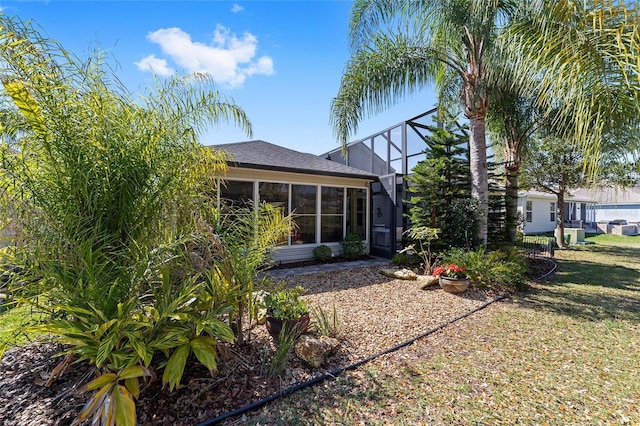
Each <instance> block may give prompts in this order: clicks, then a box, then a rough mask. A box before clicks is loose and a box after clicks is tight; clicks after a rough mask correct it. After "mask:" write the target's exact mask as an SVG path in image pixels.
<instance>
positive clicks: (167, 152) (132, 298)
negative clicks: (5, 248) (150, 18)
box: [0, 13, 251, 424]
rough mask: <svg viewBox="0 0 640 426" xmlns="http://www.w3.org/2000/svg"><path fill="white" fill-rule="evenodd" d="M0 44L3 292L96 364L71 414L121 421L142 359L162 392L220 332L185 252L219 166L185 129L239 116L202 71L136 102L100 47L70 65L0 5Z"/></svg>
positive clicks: (212, 352) (130, 405) (211, 300)
mask: <svg viewBox="0 0 640 426" xmlns="http://www.w3.org/2000/svg"><path fill="white" fill-rule="evenodd" d="M0 43H1V44H2V46H1V47H0V64H1V65H0V66H1V68H0V80H1V82H2V87H3V89H4V90H3V92H2V93H1V96H2V101H3V102H4V105H7V106H8V107H9V108H11V109H12V111H13V113H14V115H17V116H19V117H21V118H20V119H17V120H8V121H6V122H3V123H2V128H1V129H0V136H1V137H2V147H1V151H0V158H1V160H2V166H3V167H2V171H1V172H2V175H1V176H0V181H1V182H2V186H3V188H2V189H3V191H2V192H1V196H2V201H3V203H2V204H3V207H4V208H5V209H6V210H5V211H6V212H7V214H9V215H10V216H11V217H12V218H13V219H14V221H15V223H16V225H17V226H15V227H13V229H14V230H15V232H16V234H15V235H14V240H13V242H14V245H13V246H12V249H11V253H10V256H11V262H12V263H13V264H15V265H16V266H18V267H20V268H21V271H22V272H21V274H19V276H17V280H19V281H20V282H19V283H18V281H16V282H14V283H12V284H13V287H14V288H16V286H17V285H18V284H20V292H19V293H16V294H18V295H19V296H20V298H19V300H20V302H22V303H29V304H32V305H35V306H36V307H37V308H38V310H39V311H44V312H47V313H48V314H49V319H47V320H45V321H44V323H43V324H42V325H40V326H39V327H37V329H38V330H39V331H42V332H46V333H52V334H53V335H54V339H56V340H58V341H60V342H63V343H67V344H68V345H70V346H69V348H68V349H67V352H68V354H69V355H75V356H76V357H77V358H78V360H86V361H88V362H90V363H92V364H94V365H95V366H96V367H97V368H98V371H99V374H101V375H100V377H98V378H97V379H96V380H94V381H92V382H90V383H89V384H87V385H86V386H85V387H84V388H83V389H85V390H96V391H97V392H96V394H95V395H94V397H93V398H92V399H91V400H90V401H89V403H88V405H87V407H85V409H84V410H83V412H82V414H81V418H89V417H93V418H94V420H95V421H100V422H103V423H104V424H114V423H116V424H133V423H135V404H134V402H133V397H135V396H136V395H137V393H138V389H139V387H138V384H137V380H138V378H140V377H144V376H147V375H148V374H147V373H148V369H149V367H150V364H151V363H152V362H158V360H159V357H156V356H155V355H156V354H161V355H162V356H164V357H165V359H166V360H165V361H164V362H161V363H159V364H156V365H154V368H155V369H163V370H164V371H163V377H162V379H163V382H164V383H165V384H166V385H168V386H169V388H170V389H173V388H175V387H176V386H177V384H178V383H179V382H180V379H181V376H182V373H183V371H184V367H185V363H186V359H187V357H188V356H189V354H191V353H193V354H195V356H196V358H198V359H199V360H200V361H201V362H202V363H203V364H204V365H205V366H207V367H208V368H209V369H211V370H213V369H215V366H216V346H217V344H218V341H220V340H221V341H231V340H232V339H233V333H232V332H231V329H230V328H229V327H228V326H227V325H226V324H224V323H222V322H221V321H220V320H219V319H218V316H219V315H222V314H225V313H228V312H229V307H228V305H227V304H226V301H225V300H221V299H220V298H219V295H218V294H215V293H211V292H209V291H208V290H207V289H208V287H207V285H206V282H202V281H201V280H199V279H198V276H197V274H195V271H194V268H193V265H192V263H191V261H190V260H189V254H190V253H189V252H188V250H187V249H186V248H187V247H188V246H190V242H189V240H190V235H191V233H192V231H193V230H194V229H195V227H196V223H197V219H198V218H199V217H202V216H204V215H205V214H206V206H207V193H208V192H209V191H210V188H211V185H212V183H213V181H214V179H215V178H216V177H219V176H220V174H222V173H223V172H224V170H225V168H226V165H225V162H224V157H223V156H222V155H221V154H219V153H218V152H216V151H213V150H211V149H208V148H204V147H202V146H201V145H199V144H198V143H197V138H198V136H199V135H200V134H201V133H202V132H203V131H204V130H205V129H206V128H207V126H208V125H209V124H212V123H213V124H215V123H218V122H220V121H229V120H231V121H233V122H235V123H236V124H239V125H240V126H241V127H243V128H244V129H245V130H247V131H248V132H249V131H250V128H251V127H250V123H249V121H248V120H247V117H246V116H245V114H244V112H243V111H242V110H241V109H240V108H239V107H237V106H236V105H234V104H233V103H230V102H228V101H227V100H226V99H225V98H224V97H223V96H222V95H221V94H220V93H219V92H217V91H216V90H214V88H213V86H212V80H211V79H210V78H209V77H207V76H204V75H196V76H191V77H185V78H171V79H168V80H166V81H165V82H162V81H159V80H158V81H157V82H156V87H155V89H154V90H152V91H150V92H149V93H148V94H147V95H146V96H144V97H137V96H133V95H132V94H131V93H130V92H128V91H127V90H126V89H125V88H124V87H122V86H121V85H119V84H118V82H117V79H116V78H115V76H114V75H113V74H112V72H111V71H110V68H109V66H108V64H106V63H105V62H104V58H103V56H101V55H100V54H98V53H96V54H94V55H93V56H92V57H91V58H89V59H88V60H86V61H82V60H80V59H78V58H76V57H75V56H73V55H72V54H70V53H69V52H67V51H65V50H64V48H62V46H60V45H59V44H58V43H56V42H54V41H50V40H46V39H44V38H42V37H41V36H40V35H39V34H38V33H37V32H36V31H35V30H33V28H32V27H31V26H30V25H29V24H23V23H21V22H19V21H18V20H16V19H10V18H8V17H6V16H5V15H3V14H1V13H0ZM121 383H124V384H121Z"/></svg>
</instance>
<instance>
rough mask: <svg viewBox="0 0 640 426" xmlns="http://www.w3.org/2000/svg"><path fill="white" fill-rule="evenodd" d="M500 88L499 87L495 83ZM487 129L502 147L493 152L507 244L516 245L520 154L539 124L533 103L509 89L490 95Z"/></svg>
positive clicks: (500, 88) (540, 122)
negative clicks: (500, 169)
mask: <svg viewBox="0 0 640 426" xmlns="http://www.w3.org/2000/svg"><path fill="white" fill-rule="evenodd" d="M498 84H500V83H498ZM492 95H493V101H492V102H491V105H490V108H489V111H488V114H487V121H488V129H489V132H490V133H489V134H490V135H491V138H492V139H493V140H496V141H498V143H501V144H502V149H501V150H500V149H496V151H497V155H498V157H499V159H500V160H501V161H502V163H503V164H504V171H505V176H504V203H505V233H506V235H505V236H506V240H507V241H509V242H511V243H515V242H516V236H517V229H518V189H519V184H518V174H519V173H520V169H521V167H522V162H523V158H522V156H523V151H524V149H525V147H526V145H527V143H528V141H529V139H530V137H531V135H532V134H533V132H535V130H536V129H537V128H538V126H540V125H541V124H542V120H541V119H540V117H539V114H538V110H537V108H536V106H535V100H534V99H532V98H531V97H526V96H523V95H521V94H520V93H518V92H516V91H515V90H513V88H512V87H511V86H509V85H505V86H497V87H495V88H494V90H493V91H492Z"/></svg>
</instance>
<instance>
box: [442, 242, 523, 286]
mask: <svg viewBox="0 0 640 426" xmlns="http://www.w3.org/2000/svg"><path fill="white" fill-rule="evenodd" d="M442 261H443V262H444V263H456V264H458V265H461V266H464V267H465V268H466V269H467V276H468V277H469V278H470V279H471V281H473V283H474V284H475V285H478V286H488V287H495V288H499V289H513V290H522V289H523V288H524V287H525V286H526V272H527V264H526V260H525V258H524V255H523V253H522V251H520V250H518V249H516V248H510V249H503V250H496V251H491V252H486V251H485V249H484V248H479V249H477V250H476V251H468V250H462V249H452V250H449V251H448V252H446V253H444V254H443V256H442Z"/></svg>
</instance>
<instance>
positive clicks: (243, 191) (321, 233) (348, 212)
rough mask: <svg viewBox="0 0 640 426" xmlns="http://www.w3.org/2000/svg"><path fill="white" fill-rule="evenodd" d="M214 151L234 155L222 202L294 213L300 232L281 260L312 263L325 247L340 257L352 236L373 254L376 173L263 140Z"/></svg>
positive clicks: (279, 250) (278, 251)
mask: <svg viewBox="0 0 640 426" xmlns="http://www.w3.org/2000/svg"><path fill="white" fill-rule="evenodd" d="M213 148H216V149H220V150H223V151H225V152H227V153H228V154H229V159H228V165H229V170H228V172H227V176H226V178H225V181H224V182H222V183H221V184H220V190H219V191H218V193H219V195H220V197H221V199H225V200H226V201H227V202H230V203H242V202H244V201H247V200H252V201H254V202H255V203H260V202H263V201H264V202H269V203H271V204H274V205H276V206H280V207H281V208H282V209H283V210H284V212H285V213H286V214H289V213H293V214H294V220H295V222H296V224H297V226H298V230H297V232H295V233H293V234H292V235H290V236H289V237H288V238H287V240H286V241H284V242H283V243H282V245H280V246H278V247H276V248H275V253H274V256H275V258H276V260H277V261H280V262H293V261H297V260H303V259H312V258H313V249H314V248H315V247H317V246H319V245H321V244H325V245H327V246H329V247H330V248H331V250H332V251H333V253H335V254H340V252H341V247H340V244H339V242H340V240H341V239H342V238H344V236H345V235H346V234H348V233H357V234H360V235H361V236H362V238H363V239H364V241H365V250H366V251H367V252H369V247H370V239H371V237H370V218H371V216H372V215H371V204H370V184H371V183H372V182H373V181H375V180H376V179H377V176H376V175H375V174H373V173H369V172H366V171H363V170H360V169H356V168H354V167H349V166H346V165H343V164H340V163H336V162H333V161H329V160H326V159H324V158H320V157H318V156H316V155H313V154H307V153H302V152H298V151H294V150H292V149H287V148H283V147H280V146H277V145H273V144H271V143H268V142H265V141H261V140H256V141H248V142H239V143H231V144H224V145H216V146H214V147H213Z"/></svg>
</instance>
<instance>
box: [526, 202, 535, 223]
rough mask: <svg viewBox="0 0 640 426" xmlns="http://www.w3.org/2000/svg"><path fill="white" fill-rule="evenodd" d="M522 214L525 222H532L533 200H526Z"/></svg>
mask: <svg viewBox="0 0 640 426" xmlns="http://www.w3.org/2000/svg"><path fill="white" fill-rule="evenodd" d="M524 215H525V220H526V221H527V222H533V201H527V202H526V206H525V211H524Z"/></svg>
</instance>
